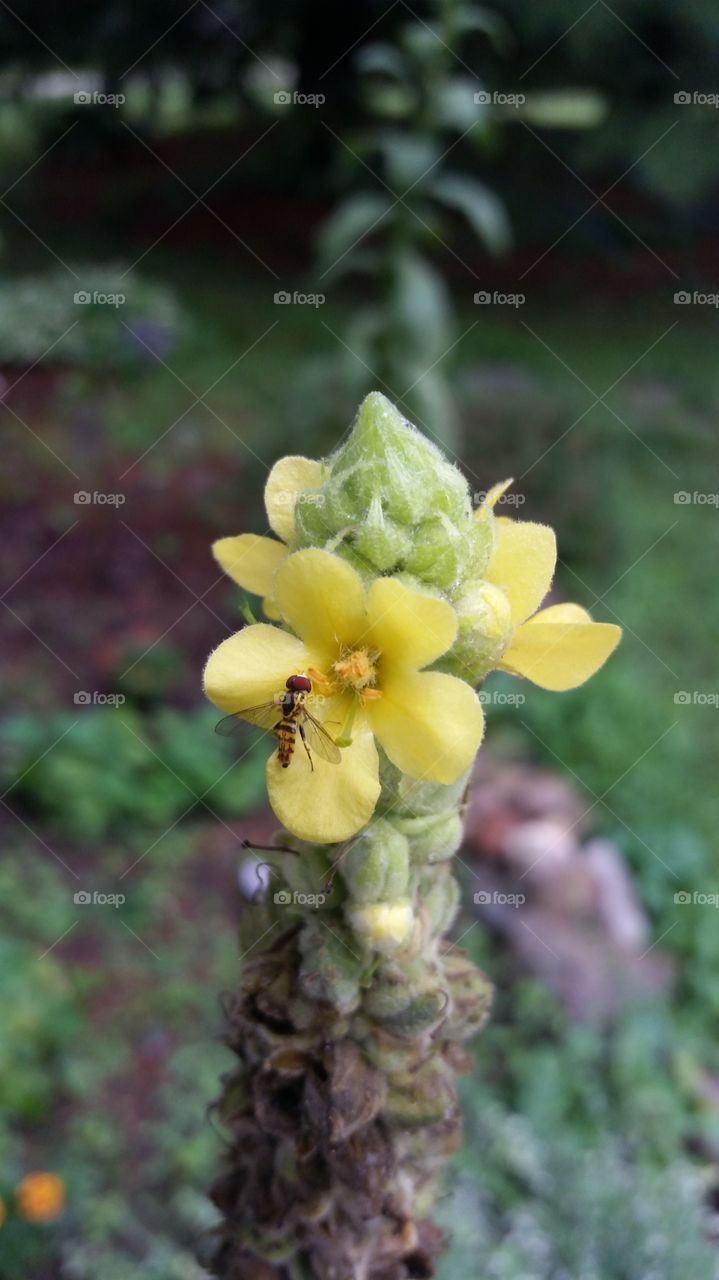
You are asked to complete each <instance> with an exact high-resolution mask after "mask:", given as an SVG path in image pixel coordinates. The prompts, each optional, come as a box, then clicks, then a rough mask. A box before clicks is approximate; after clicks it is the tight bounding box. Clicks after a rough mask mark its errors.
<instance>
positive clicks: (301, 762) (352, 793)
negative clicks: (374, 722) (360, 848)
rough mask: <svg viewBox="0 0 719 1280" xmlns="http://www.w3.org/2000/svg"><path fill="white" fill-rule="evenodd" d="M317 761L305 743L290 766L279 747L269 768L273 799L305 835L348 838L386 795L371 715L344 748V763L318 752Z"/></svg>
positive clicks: (324, 840)
mask: <svg viewBox="0 0 719 1280" xmlns="http://www.w3.org/2000/svg"><path fill="white" fill-rule="evenodd" d="M332 728H333V729H334V728H335V726H334V725H332ZM335 736H336V735H335ZM312 764H313V765H314V769H311V768H310V762H309V759H308V757H307V752H306V751H305V749H304V747H303V746H302V743H301V742H298V743H297V746H296V748H295V752H294V755H293V757H292V760H291V763H290V765H289V766H288V768H286V769H283V768H282V766H281V764H280V762H279V759H278V756H277V752H276V751H274V752H273V753H272V756H271V757H270V759H269V760H268V761H267V772H266V777H267V791H268V794H269V797H270V804H271V805H272V808H273V809H274V811H275V813H276V814H277V817H278V818H279V820H280V822H281V823H282V825H283V826H285V827H286V828H287V830H288V831H291V832H292V834H293V835H296V836H299V838H300V839H301V840H308V841H310V842H311V843H313V844H335V843H337V842H338V841H340V840H348V839H349V838H350V836H353V835H355V834H356V833H357V832H358V831H361V829H362V827H365V826H366V825H367V823H368V822H369V820H370V818H371V817H372V814H373V813H374V808H375V805H376V803H377V800H378V799H379V794H380V784H379V757H378V755H377V748H376V746H375V744H374V738H373V737H372V734H371V732H370V729H369V726H368V725H367V722H366V719H365V718H364V717H362V718H361V719H360V718H359V717H358V719H357V720H356V721H355V728H354V733H353V736H352V742H351V744H350V746H348V747H344V748H343V750H342V760H341V761H340V763H339V764H331V763H330V762H329V761H327V760H323V759H322V758H321V756H319V755H317V753H316V752H313V753H312Z"/></svg>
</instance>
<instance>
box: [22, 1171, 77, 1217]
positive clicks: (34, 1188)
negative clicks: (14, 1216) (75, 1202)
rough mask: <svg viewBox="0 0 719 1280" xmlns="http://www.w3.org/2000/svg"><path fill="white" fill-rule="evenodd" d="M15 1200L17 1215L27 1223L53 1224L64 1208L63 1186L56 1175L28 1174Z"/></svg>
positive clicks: (60, 1179)
mask: <svg viewBox="0 0 719 1280" xmlns="http://www.w3.org/2000/svg"><path fill="white" fill-rule="evenodd" d="M15 1198H16V1201H17V1209H18V1213H19V1214H20V1217H21V1218H25V1220H26V1221H27V1222H54V1221H55V1218H59V1217H60V1214H61V1213H62V1211H63V1208H64V1207H65V1184H64V1182H63V1180H62V1178H59V1177H58V1176H57V1174H56V1173H29V1174H28V1175H27V1177H26V1178H23V1180H22V1182H21V1183H20V1185H19V1187H18V1188H17V1190H16V1192H15Z"/></svg>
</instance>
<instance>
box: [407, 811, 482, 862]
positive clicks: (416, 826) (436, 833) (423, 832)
mask: <svg viewBox="0 0 719 1280" xmlns="http://www.w3.org/2000/svg"><path fill="white" fill-rule="evenodd" d="M393 826H394V827H395V828H396V829H397V831H401V833H402V835H403V836H405V837H406V838H407V840H408V841H409V854H410V858H411V860H412V862H414V863H422V862H429V863H433V862H444V861H446V859H448V858H451V857H452V855H453V854H455V853H456V852H457V850H458V849H459V846H460V845H461V843H462V837H463V834H464V833H463V828H462V818H461V816H460V814H459V813H458V812H457V811H456V809H450V810H448V812H447V813H437V814H429V815H427V816H426V817H422V818H394V819H393Z"/></svg>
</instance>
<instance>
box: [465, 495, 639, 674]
mask: <svg viewBox="0 0 719 1280" xmlns="http://www.w3.org/2000/svg"><path fill="white" fill-rule="evenodd" d="M508 483H511V481H510V482H508ZM505 487H506V485H505V486H502V485H496V486H495V488H494V489H493V490H492V491H491V495H492V496H495V495H497V496H498V492H497V491H499V492H502V491H503V490H504V488H505ZM495 500H496V499H495ZM480 510H481V509H480ZM556 563H557V544H556V539H555V536H554V532H553V530H552V529H550V528H549V527H548V526H547V525H543V524H533V523H531V522H530V521H528V520H509V519H507V518H506V517H504V516H500V517H499V518H498V519H497V520H496V540H495V545H494V550H493V552H492V556H491V559H490V562H489V565H488V567H487V569H486V570H485V573H484V577H485V579H486V581H487V582H488V583H489V584H490V588H491V590H492V591H496V590H499V591H501V593H502V595H503V597H504V598H505V600H506V602H507V605H508V611H507V622H508V630H507V633H506V641H505V645H504V648H503V652H502V655H501V658H500V659H499V661H498V662H497V664H496V665H497V667H498V668H499V669H500V670H501V671H508V672H510V673H511V674H512V675H515V676H525V677H526V678H527V679H528V680H532V681H533V682H534V684H538V685H541V687H542V688H543V689H552V690H555V691H559V690H564V689H574V688H576V686H577V685H580V684H583V683H584V681H585V680H588V679H589V677H590V676H592V675H594V673H595V671H598V670H599V668H600V667H601V666H602V665H603V664H604V663H605V662H606V660H607V658H608V657H609V655H610V654H611V653H612V652H613V651H614V649H615V648H616V647H617V645H618V644H619V640H620V639H621V634H622V632H621V628H620V627H616V626H614V625H612V624H611V623H608V622H593V621H592V619H591V617H590V616H589V614H588V613H587V611H586V609H582V608H581V607H580V606H579V605H578V604H555V605H551V606H550V607H549V608H548V609H541V610H539V612H536V611H537V610H538V609H539V606H540V604H541V603H542V601H543V599H544V597H545V596H546V594H547V592H548V590H549V588H550V586H551V582H552V578H553V576H554V569H555V565H556Z"/></svg>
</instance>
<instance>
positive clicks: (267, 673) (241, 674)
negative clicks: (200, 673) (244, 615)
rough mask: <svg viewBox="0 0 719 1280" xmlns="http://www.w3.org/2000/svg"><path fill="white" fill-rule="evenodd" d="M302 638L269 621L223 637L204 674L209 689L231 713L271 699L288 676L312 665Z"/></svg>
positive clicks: (219, 703) (208, 692)
mask: <svg viewBox="0 0 719 1280" xmlns="http://www.w3.org/2000/svg"><path fill="white" fill-rule="evenodd" d="M312 665H313V663H312V659H311V657H310V655H309V654H308V652H307V650H306V649H305V646H304V645H303V644H302V641H301V640H298V639H297V637H296V636H289V635H288V634H287V632H286V631H280V629H279V627H271V626H269V625H268V623H266V622H258V623H257V625H256V626H252V627H245V629H244V631H238V632H237V633H236V634H235V635H234V636H229V638H228V639H227V640H223V641H222V644H221V645H220V646H219V648H217V649H215V651H214V652H213V653H211V654H210V656H209V658H208V660H207V666H206V667H205V674H204V686H205V693H206V694H207V697H208V698H209V699H210V701H211V702H214V704H215V706H216V707H220V709H221V710H222V711H227V712H228V713H231V712H235V711H241V710H243V709H244V708H246V707H256V706H259V705H260V703H262V702H270V701H271V699H272V698H273V697H274V695H275V694H276V693H279V692H281V690H283V689H284V687H285V681H286V680H287V677H288V676H292V675H296V674H297V673H298V672H301V671H305V670H306V669H307V667H310V666H312Z"/></svg>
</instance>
